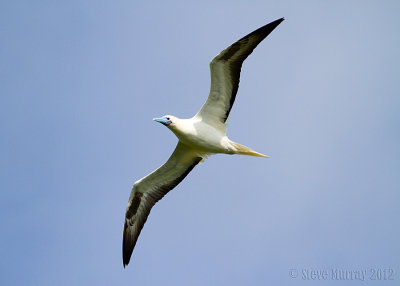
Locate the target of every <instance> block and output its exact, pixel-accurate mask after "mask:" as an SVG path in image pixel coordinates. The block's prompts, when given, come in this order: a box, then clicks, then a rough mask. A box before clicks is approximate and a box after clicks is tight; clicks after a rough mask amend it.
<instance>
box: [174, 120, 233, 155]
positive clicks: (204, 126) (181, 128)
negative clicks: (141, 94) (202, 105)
mask: <svg viewBox="0 0 400 286" xmlns="http://www.w3.org/2000/svg"><path fill="white" fill-rule="evenodd" d="M174 121H175V122H176V124H175V125H174V126H171V127H170V129H171V131H172V132H173V133H174V134H175V135H176V137H178V139H179V141H180V142H182V143H183V144H185V145H187V146H189V147H191V148H193V149H195V150H198V151H201V152H205V153H210V154H215V153H224V154H234V153H235V149H234V147H233V146H232V145H231V144H230V140H229V139H228V137H227V136H226V135H225V132H223V131H222V130H219V129H217V128H215V127H214V126H212V125H209V124H208V123H206V122H203V121H202V120H201V119H200V118H197V117H192V118H190V119H178V118H176V117H174Z"/></svg>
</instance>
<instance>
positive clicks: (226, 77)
mask: <svg viewBox="0 0 400 286" xmlns="http://www.w3.org/2000/svg"><path fill="white" fill-rule="evenodd" d="M282 21H283V18H282V19H278V20H276V21H274V22H272V23H269V24H267V25H265V26H263V27H261V28H259V29H257V30H256V31H254V32H252V33H250V34H248V35H247V36H245V37H243V38H242V39H240V40H238V41H237V42H235V43H233V44H232V45H231V46H229V47H228V48H226V49H225V50H223V51H222V52H221V53H220V54H218V55H217V56H216V57H215V58H214V59H213V60H212V61H211V63H210V70H211V88H210V94H209V96H208V99H207V101H206V102H205V104H204V105H203V107H202V108H201V109H200V111H199V112H198V113H197V114H196V115H195V116H194V117H192V118H190V119H179V118H177V117H175V116H172V115H165V116H163V117H161V118H155V119H154V120H155V121H158V122H160V123H162V124H164V125H165V126H167V127H168V128H169V129H170V130H171V131H172V132H173V133H174V134H175V135H176V136H177V137H178V139H179V142H178V145H177V146H176V148H175V151H174V152H173V153H172V155H171V157H170V158H169V159H168V161H167V162H166V163H165V164H164V165H162V166H161V167H160V168H158V169H157V170H155V171H154V172H153V173H151V174H149V175H147V176H146V177H144V178H142V179H140V180H138V181H137V182H135V184H134V185H133V188H132V192H131V195H130V197H129V202H128V206H127V209H126V215H125V225H124V234H123V243H122V253H123V264H124V267H125V265H127V264H128V263H129V260H130V258H131V255H132V252H133V249H134V247H135V245H136V241H137V239H138V237H139V234H140V231H141V230H142V228H143V225H144V223H145V222H146V220H147V217H148V215H149V213H150V210H151V208H152V207H153V206H154V204H155V203H156V202H157V201H159V200H160V199H161V198H162V197H163V196H164V195H165V194H166V193H168V192H169V191H170V190H172V189H173V188H174V187H175V186H177V185H178V184H179V183H180V182H181V181H182V180H183V179H184V178H185V177H186V176H187V175H188V174H189V173H190V171H191V170H192V169H193V168H194V167H195V166H196V165H197V164H198V163H199V162H200V161H202V160H204V159H205V158H206V157H207V156H209V155H211V154H215V153H224V154H241V155H250V156H257V157H266V156H265V155H263V154H260V153H258V152H255V151H253V150H251V149H250V148H248V147H246V146H244V145H241V144H238V143H235V142H233V141H231V140H229V138H228V137H227V136H226V121H227V119H228V116H229V113H230V111H231V108H232V105H233V103H234V101H235V97H236V93H237V90H238V87H239V78H240V70H241V67H242V63H243V61H244V60H245V59H246V58H247V57H248V56H249V55H250V54H251V53H252V51H253V50H254V48H255V47H256V46H257V45H258V44H259V43H260V42H261V41H262V40H263V39H264V38H265V37H267V36H268V35H269V34H270V33H271V32H272V31H273V30H274V29H275V28H276V27H277V26H278V25H279V24H280V23H281V22H282Z"/></svg>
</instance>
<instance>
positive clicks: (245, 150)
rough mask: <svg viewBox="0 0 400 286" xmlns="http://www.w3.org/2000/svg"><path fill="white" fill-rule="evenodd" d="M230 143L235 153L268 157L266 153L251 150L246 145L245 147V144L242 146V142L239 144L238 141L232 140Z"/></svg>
mask: <svg viewBox="0 0 400 286" xmlns="http://www.w3.org/2000/svg"><path fill="white" fill-rule="evenodd" d="M230 143H231V144H232V146H233V147H234V148H235V149H236V152H235V154H240V155H247V156H255V157H264V158H268V156H267V155H264V154H261V153H258V152H256V151H254V150H251V149H250V148H248V147H246V146H244V145H242V144H239V143H236V142H233V141H231V142H230Z"/></svg>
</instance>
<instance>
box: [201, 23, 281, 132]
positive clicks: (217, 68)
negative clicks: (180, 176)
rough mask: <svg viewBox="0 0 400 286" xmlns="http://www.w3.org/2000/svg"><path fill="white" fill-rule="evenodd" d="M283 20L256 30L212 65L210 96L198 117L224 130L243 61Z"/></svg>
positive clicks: (231, 46) (221, 55) (225, 51)
mask: <svg viewBox="0 0 400 286" xmlns="http://www.w3.org/2000/svg"><path fill="white" fill-rule="evenodd" d="M283 20H284V19H283V18H281V19H279V20H276V21H274V22H272V23H269V24H267V25H265V26H263V27H261V28H259V29H257V30H255V31H254V32H252V33H250V34H248V35H247V36H245V37H243V38H241V39H240V40H239V41H237V42H235V43H233V44H232V45H230V46H229V47H228V48H226V49H225V50H223V51H222V52H221V53H220V54H219V55H217V56H216V57H215V58H214V59H213V60H212V61H211V63H210V70H211V88H210V95H209V96H208V99H207V101H206V103H205V104H204V105H203V107H202V108H201V109H200V111H199V112H198V113H197V114H196V116H197V117H200V118H201V120H203V121H205V122H207V123H208V124H211V125H213V126H214V127H217V128H219V129H221V130H225V128H226V127H225V125H226V124H225V122H226V120H227V119H228V116H229V112H230V111H231V108H232V105H233V103H234V102H235V97H236V93H237V90H238V88H239V78H240V70H241V68H242V64H243V61H244V60H245V59H246V58H247V57H248V56H249V55H250V54H251V53H252V52H253V50H254V49H255V47H257V45H258V44H259V43H260V42H261V41H262V40H264V39H265V37H267V36H268V35H269V34H270V33H271V32H272V31H273V30H274V29H275V28H276V27H277V26H278V25H279V24H280V23H281V22H282V21H283Z"/></svg>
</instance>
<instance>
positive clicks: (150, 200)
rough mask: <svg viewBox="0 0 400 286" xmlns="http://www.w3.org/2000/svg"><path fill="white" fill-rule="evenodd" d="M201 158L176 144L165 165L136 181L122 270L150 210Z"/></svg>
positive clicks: (125, 238)
mask: <svg viewBox="0 0 400 286" xmlns="http://www.w3.org/2000/svg"><path fill="white" fill-rule="evenodd" d="M202 159H203V156H202V154H199V153H197V152H195V151H194V150H192V149H191V148H189V147H187V146H186V145H184V144H183V143H181V142H179V143H178V145H177V146H176V148H175V151H174V152H173V153H172V155H171V157H170V158H169V159H168V161H167V162H166V163H165V164H164V165H162V166H161V167H160V168H158V169H157V170H155V171H154V172H153V173H151V174H149V175H147V176H146V177H144V178H142V179H140V180H139V181H137V182H135V184H134V185H133V188H132V192H131V195H130V197H129V203H128V207H127V208H126V214H125V225H124V235H123V241H122V256H123V263H124V267H125V265H128V263H129V260H130V258H131V255H132V252H133V249H134V247H135V244H136V241H137V239H138V237H139V234H140V231H141V230H142V228H143V225H144V223H145V222H146V220H147V217H148V215H149V213H150V210H151V208H152V207H153V206H154V204H155V203H156V202H157V201H159V200H160V199H162V197H164V195H165V194H166V193H168V192H169V191H170V190H172V189H173V188H175V187H176V186H177V185H178V184H179V183H180V182H181V181H182V180H183V179H184V178H185V177H186V176H187V175H188V174H189V173H190V171H191V170H192V169H193V168H194V167H195V166H196V165H197V164H198V163H199V162H200V161H201V160H202Z"/></svg>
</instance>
